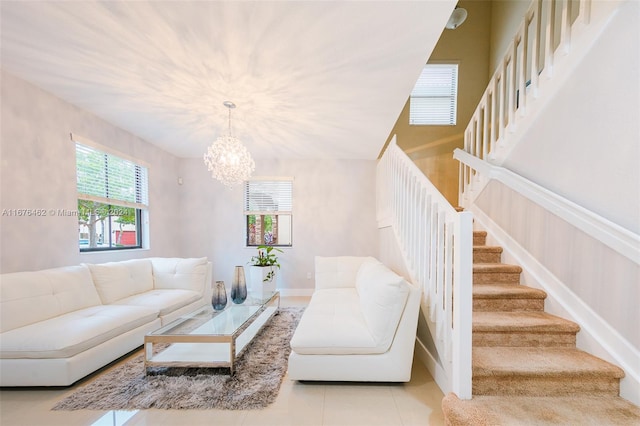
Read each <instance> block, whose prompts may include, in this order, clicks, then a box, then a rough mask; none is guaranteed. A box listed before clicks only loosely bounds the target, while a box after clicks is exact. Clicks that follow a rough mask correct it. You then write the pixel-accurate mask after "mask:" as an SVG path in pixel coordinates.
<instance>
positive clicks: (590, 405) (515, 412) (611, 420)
mask: <svg viewBox="0 0 640 426" xmlns="http://www.w3.org/2000/svg"><path fill="white" fill-rule="evenodd" d="M442 411H443V413H444V415H445V422H446V424H447V425H450V426H463V425H464V426H467V425H474V426H488V425H491V426H512V425H513V426H520V425H522V426H524V425H527V426H529V425H538V426H552V425H553V426H555V425H563V426H567V425H572V426H573V425H585V426H587V425H589V426H604V425H619V426H631V425H638V424H640V408H639V407H637V406H635V405H633V404H632V403H630V402H629V401H627V400H625V399H623V398H620V397H617V396H610V397H604V396H603V397H601V396H556V397H545V396H485V395H482V396H474V397H473V398H472V399H470V400H460V399H458V397H457V396H456V395H455V394H453V393H450V394H448V395H446V396H445V397H444V399H443V400H442Z"/></svg>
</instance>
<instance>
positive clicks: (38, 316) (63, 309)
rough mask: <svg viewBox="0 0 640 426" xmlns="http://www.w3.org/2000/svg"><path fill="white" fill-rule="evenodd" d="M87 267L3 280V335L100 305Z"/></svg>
mask: <svg viewBox="0 0 640 426" xmlns="http://www.w3.org/2000/svg"><path fill="white" fill-rule="evenodd" d="M100 304H101V302H100V297H99V296H98V293H97V291H96V289H95V287H94V285H93V281H92V279H91V273H90V272H89V269H88V268H87V267H86V266H82V265H80V266H68V267H63V268H55V269H45V270H41V271H34V272H16V273H11V274H3V275H2V276H1V277H0V331H2V332H5V331H8V330H12V329H15V328H19V327H23V326H25V325H29V324H33V323H36V322H39V321H43V320H46V319H49V318H53V317H57V316H59V315H62V314H65V313H67V312H72V311H76V310H78V309H83V308H87V307H90V306H95V305H100Z"/></svg>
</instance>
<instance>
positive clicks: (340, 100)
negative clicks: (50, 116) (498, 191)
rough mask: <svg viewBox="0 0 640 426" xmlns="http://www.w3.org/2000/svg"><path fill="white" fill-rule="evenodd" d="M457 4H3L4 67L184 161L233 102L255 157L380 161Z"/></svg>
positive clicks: (236, 122)
mask: <svg viewBox="0 0 640 426" xmlns="http://www.w3.org/2000/svg"><path fill="white" fill-rule="evenodd" d="M455 3H456V1H455V0H433V1H408V2H405V1H376V2H360V1H340V2H323V1H307V2H302V1H299V2H298V1H280V2H270V1H261V2H246V1H240V2H238V1H194V2H191V1H168V2H163V1H135V2H134V1H129V2H122V1H112V2H86V1H84V2H71V1H69V2H51V1H49V2H26V1H25V2H18V1H16V2H8V1H1V2H0V8H1V9H0V13H1V19H2V22H1V27H0V31H1V37H2V38H1V41H2V44H1V48H2V51H1V65H2V68H3V69H5V70H6V71H8V72H10V73H12V74H14V75H17V76H18V77H21V78H23V79H25V80H27V81H30V82H32V83H33V84H35V85H36V86H39V87H41V88H43V89H44V90H47V91H49V92H51V93H53V94H55V95H56V96H58V97H60V98H62V99H65V100H67V101H68V102H70V103H72V104H75V105H77V106H79V107H81V108H83V109H85V110H87V111H90V112H92V113H94V114H96V115H97V116H99V117H102V118H103V119H105V120H107V121H109V122H111V123H113V124H115V125H117V126H118V127H121V128H123V129H125V130H128V131H129V132H131V133H133V134H136V135H138V136H140V137H142V138H144V139H145V140H147V141H149V142H151V143H153V144H155V145H158V146H159V147H161V148H163V149H165V150H166V151H168V152H171V153H173V154H175V155H177V156H180V157H200V156H202V154H203V153H204V151H205V149H206V146H207V145H208V144H209V143H211V141H212V140H215V138H216V137H217V136H218V135H219V134H220V133H221V132H222V131H223V130H224V129H226V127H227V118H228V111H227V109H226V108H225V107H224V106H223V105H222V102H223V101H225V100H231V101H233V102H235V103H236V105H237V108H236V109H235V110H233V112H232V129H233V133H234V134H235V135H236V136H238V137H239V138H240V139H241V140H242V141H243V143H245V145H247V147H248V148H249V150H250V152H251V153H252V155H253V156H254V157H255V158H256V159H266V158H276V157H279V158H306V159H313V158H342V159H348V158H350V159H352V158H359V159H374V158H376V157H377V155H378V153H379V151H380V149H381V148H382V146H383V144H384V142H385V140H386V138H387V136H388V134H389V132H390V130H391V128H392V127H393V124H394V123H395V121H396V119H397V117H398V115H399V113H400V111H401V109H402V107H403V106H404V103H405V102H406V99H407V97H408V95H409V93H410V91H411V88H412V87H413V84H414V83H415V80H416V78H417V77H418V75H419V73H420V70H421V68H422V65H423V64H424V63H425V61H426V60H427V59H428V57H429V55H430V53H431V51H432V49H433V47H434V46H435V44H436V42H437V40H438V38H439V36H440V33H441V32H442V29H443V28H444V25H445V23H446V21H447V19H448V17H449V15H450V13H451V11H452V9H453V8H454V6H455ZM70 131H73V129H70ZM98 142H99V141H98Z"/></svg>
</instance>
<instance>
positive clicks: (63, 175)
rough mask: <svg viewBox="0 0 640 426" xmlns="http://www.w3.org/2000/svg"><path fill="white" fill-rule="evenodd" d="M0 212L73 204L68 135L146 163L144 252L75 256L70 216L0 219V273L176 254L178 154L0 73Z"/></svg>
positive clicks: (74, 206)
mask: <svg viewBox="0 0 640 426" xmlns="http://www.w3.org/2000/svg"><path fill="white" fill-rule="evenodd" d="M1 77H2V99H1V101H0V108H1V119H2V129H1V133H0V134H1V136H2V139H1V144H0V161H1V164H2V167H1V170H0V178H1V179H0V180H1V182H0V211H3V210H4V209H45V211H47V212H48V211H49V210H50V209H54V210H57V209H68V210H76V209H77V201H76V200H77V198H76V172H75V145H74V143H73V142H71V140H70V133H74V134H78V135H81V136H83V137H85V138H88V139H91V140H93V141H94V142H97V143H101V144H105V145H108V146H110V147H112V148H113V149H116V150H118V151H120V152H122V153H124V154H127V155H129V156H131V157H133V158H138V159H140V160H142V161H144V162H146V163H148V164H149V165H150V167H149V203H150V209H149V210H150V211H149V217H150V223H149V226H150V236H151V238H150V239H151V247H150V250H126V251H121V252H110V253H99V254H98V253H90V254H89V253H87V254H80V252H79V250H78V223H77V218H76V217H74V216H66V217H64V216H57V215H51V214H48V215H47V216H45V217H33V216H32V217H16V216H8V215H4V216H0V257H1V260H0V271H1V272H3V273H6V272H15V271H25V270H37V269H43V268H52V267H58V266H64V265H74V264H78V263H80V262H88V263H101V262H107V261H115V260H122V259H129V258H136V257H146V256H178V255H180V244H177V243H176V242H177V241H179V237H180V233H179V228H177V227H176V226H175V224H176V223H178V221H179V219H180V216H179V214H178V209H177V199H178V185H177V183H176V178H177V170H178V158H176V157H174V156H172V155H170V154H168V153H166V152H164V151H162V150H160V149H158V148H156V147H154V146H153V145H151V144H149V143H147V142H145V141H144V140H142V139H140V138H138V137H136V136H134V135H132V134H130V133H127V132H125V131H124V130H122V129H119V128H117V127H115V126H113V125H111V124H109V123H107V122H105V121H104V120H101V119H100V118H98V117H96V116H94V115H92V114H90V113H88V112H86V111H83V110H81V109H79V108H77V107H75V106H73V105H70V104H69V103H67V102H64V101H62V100H61V99H59V98H56V97H54V96H53V95H51V94H49V93H47V92H44V91H42V90H40V89H39V88H37V87H35V86H33V85H31V84H29V83H27V82H25V81H23V80H21V79H19V78H18V77H15V76H13V75H11V74H8V73H6V72H4V71H2V74H1Z"/></svg>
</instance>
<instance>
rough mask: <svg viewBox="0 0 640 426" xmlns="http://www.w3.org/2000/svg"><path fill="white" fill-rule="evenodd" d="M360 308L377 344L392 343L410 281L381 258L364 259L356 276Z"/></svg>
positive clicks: (389, 344) (383, 346) (386, 345)
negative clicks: (378, 259) (380, 259)
mask: <svg viewBox="0 0 640 426" xmlns="http://www.w3.org/2000/svg"><path fill="white" fill-rule="evenodd" d="M356 290H357V291H358V296H359V299H360V310H361V311H362V316H363V317H364V319H365V321H366V323H367V326H368V327H369V331H370V332H371V335H372V336H373V338H374V340H375V342H376V346H378V347H379V348H381V349H384V350H385V351H386V350H387V349H388V348H389V347H390V346H391V343H392V342H393V337H394V335H395V333H396V329H397V328H398V324H399V323H400V317H401V316H402V312H403V310H404V306H405V304H406V302H407V297H408V296H409V284H408V283H407V282H406V281H405V280H404V278H402V277H401V276H400V275H397V274H396V273H394V272H393V271H392V270H390V269H389V268H387V267H386V266H385V265H383V264H382V263H380V262H379V261H377V260H376V261H370V260H367V261H365V262H363V263H362V266H361V267H360V270H359V271H358V275H357V277H356Z"/></svg>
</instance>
